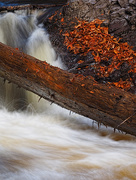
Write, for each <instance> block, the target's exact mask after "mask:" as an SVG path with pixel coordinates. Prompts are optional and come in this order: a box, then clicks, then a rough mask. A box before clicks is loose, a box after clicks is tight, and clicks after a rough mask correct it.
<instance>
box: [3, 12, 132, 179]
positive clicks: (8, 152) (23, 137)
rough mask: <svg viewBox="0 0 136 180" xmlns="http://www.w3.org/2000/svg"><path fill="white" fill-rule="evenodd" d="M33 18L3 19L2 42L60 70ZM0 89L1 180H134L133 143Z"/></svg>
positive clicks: (30, 96)
mask: <svg viewBox="0 0 136 180" xmlns="http://www.w3.org/2000/svg"><path fill="white" fill-rule="evenodd" d="M36 17H37V12H36V13H34V14H33V15H29V16H27V15H26V14H25V13H7V14H4V15H1V16H0V41H1V42H3V43H5V44H7V45H9V46H12V47H14V48H19V49H20V50H22V51H24V52H25V53H27V54H30V55H32V56H35V57H36V58H38V59H40V60H43V61H44V60H46V61H47V62H48V63H50V64H52V65H55V66H58V67H61V68H64V67H63V65H62V63H61V60H60V58H59V57H58V56H57V55H56V52H55V51H54V49H53V47H52V45H51V42H50V40H49V35H48V33H47V32H46V30H45V29H44V28H43V27H42V25H37V22H36ZM0 87H1V88H0V98H1V105H0V180H18V179H20V180H64V179H65V180H77V179H78V180H135V179H136V139H135V137H133V136H130V135H125V134H121V133H118V132H116V133H114V132H113V130H112V129H110V128H107V129H106V127H104V126H101V127H99V129H98V127H97V123H94V122H93V121H92V120H90V119H88V118H85V117H82V116H79V115H77V114H74V113H70V112H69V111H68V110H65V109H62V108H60V107H58V106H57V105H55V104H52V105H51V104H50V103H48V102H47V101H45V100H42V101H41V100H40V102H39V103H38V97H37V96H35V95H33V94H32V93H30V94H28V92H26V91H24V90H23V89H17V87H16V86H15V85H12V84H9V83H6V84H4V83H3V81H2V80H1V81H0ZM16 109H18V110H19V111H17V110H16ZM22 109H25V110H24V111H20V110H22ZM9 110H12V111H9ZM13 110H14V111H13Z"/></svg>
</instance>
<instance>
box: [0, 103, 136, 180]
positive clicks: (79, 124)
mask: <svg viewBox="0 0 136 180" xmlns="http://www.w3.org/2000/svg"><path fill="white" fill-rule="evenodd" d="M0 133H1V135H0V179H2V180H18V178H19V179H20V180H24V179H25V180H42V179H47V180H54V179H55V180H64V179H66V180H77V179H79V180H83V179H85V180H90V179H93V180H111V179H116V180H120V179H122V180H124V179H128V180H135V177H136V139H135V138H133V137H132V136H129V135H123V134H118V133H116V134H115V133H113V131H111V130H107V131H106V130H104V129H103V128H102V129H101V130H98V129H97V128H95V127H94V128H93V127H92V121H91V120H89V119H86V118H83V117H81V116H78V115H76V114H72V115H69V112H68V111H66V110H62V109H60V108H59V107H57V106H55V105H51V106H49V107H48V108H47V109H46V110H45V112H44V113H38V114H33V113H26V112H15V111H14V112H8V111H7V110H6V109H1V110H0Z"/></svg>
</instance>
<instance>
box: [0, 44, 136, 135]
mask: <svg viewBox="0 0 136 180" xmlns="http://www.w3.org/2000/svg"><path fill="white" fill-rule="evenodd" d="M0 52H1V53H0V76H1V77H3V78H4V79H7V80H8V81H10V82H13V83H15V84H17V85H18V86H20V87H23V88H25V89H26V90H29V91H32V92H34V93H36V94H37V95H39V96H40V97H42V98H45V99H47V100H49V101H51V102H53V103H56V104H58V105H60V106H62V107H64V108H67V109H69V110H71V111H74V112H76V113H78V114H81V115H83V116H86V117H89V118H91V119H94V120H96V121H97V122H98V123H103V124H104V125H106V126H111V127H113V128H114V129H118V130H121V131H124V132H126V133H129V134H132V135H135V136H136V114H135V112H136V95H133V94H131V93H128V92H125V91H123V90H121V89H117V88H115V87H112V86H109V85H104V84H99V83H97V82H96V81H95V80H94V79H93V78H92V77H91V76H90V77H89V76H88V77H84V76H83V75H78V74H73V73H68V72H67V71H64V70H61V69H59V68H57V67H53V66H50V65H49V64H47V63H46V62H41V61H39V60H38V59H35V58H33V57H31V56H29V55H26V54H24V53H22V52H20V51H18V50H16V49H13V48H11V47H8V46H6V45H4V44H2V43H0Z"/></svg>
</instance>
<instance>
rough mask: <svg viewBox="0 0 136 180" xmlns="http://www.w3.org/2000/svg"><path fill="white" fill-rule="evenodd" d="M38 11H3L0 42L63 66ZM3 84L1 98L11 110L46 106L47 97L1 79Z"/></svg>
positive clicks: (0, 81) (0, 82)
mask: <svg viewBox="0 0 136 180" xmlns="http://www.w3.org/2000/svg"><path fill="white" fill-rule="evenodd" d="M38 14H39V13H38V12H37V11H35V12H33V13H31V14H30V15H28V14H27V11H23V12H21V13H20V11H19V12H18V11H17V12H16V13H11V12H9V13H6V14H4V15H1V16H0V42H2V43H4V44H6V45H8V46H11V47H13V48H17V49H19V50H20V51H23V52H24V53H26V54H29V55H31V56H33V57H35V58H38V59H39V60H41V61H47V62H48V63H49V64H51V65H55V66H58V67H61V68H62V64H61V60H60V58H59V57H57V55H56V52H55V51H54V49H53V47H52V45H51V42H50V40H49V35H48V33H47V32H46V30H45V28H43V26H42V24H40V25H37V16H38ZM0 85H1V90H0V98H1V102H2V104H3V105H5V106H6V107H7V108H8V109H9V110H14V109H25V108H26V107H28V105H29V107H31V108H35V109H36V110H42V109H43V110H44V105H45V104H46V103H44V102H45V100H41V101H40V102H38V99H39V98H38V96H36V95H34V94H32V93H30V92H27V91H26V90H24V89H19V88H17V86H16V85H14V84H12V83H11V84H9V83H8V82H6V83H5V84H4V83H3V80H0ZM43 104H44V105H43Z"/></svg>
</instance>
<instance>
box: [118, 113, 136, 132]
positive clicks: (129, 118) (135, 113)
mask: <svg viewBox="0 0 136 180" xmlns="http://www.w3.org/2000/svg"><path fill="white" fill-rule="evenodd" d="M135 114H136V111H135V112H134V113H133V114H132V115H131V116H129V117H128V118H127V119H125V120H124V121H123V122H122V123H120V124H119V125H118V126H117V128H118V127H119V126H121V125H122V124H124V123H125V122H126V121H128V120H129V119H130V118H131V117H133V116H134V115H135Z"/></svg>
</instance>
